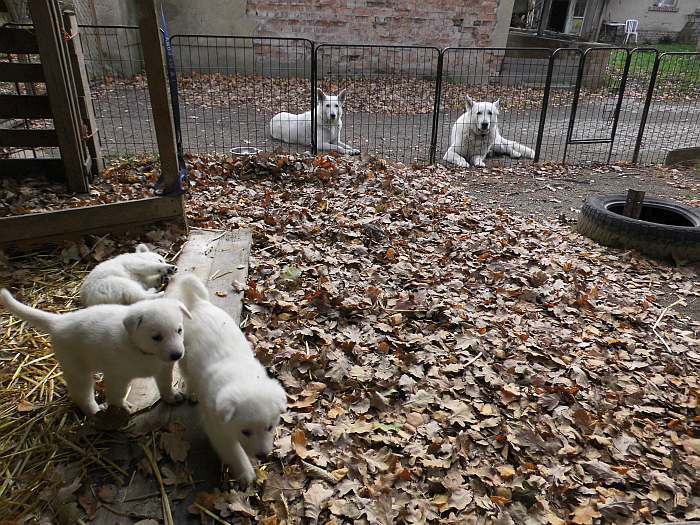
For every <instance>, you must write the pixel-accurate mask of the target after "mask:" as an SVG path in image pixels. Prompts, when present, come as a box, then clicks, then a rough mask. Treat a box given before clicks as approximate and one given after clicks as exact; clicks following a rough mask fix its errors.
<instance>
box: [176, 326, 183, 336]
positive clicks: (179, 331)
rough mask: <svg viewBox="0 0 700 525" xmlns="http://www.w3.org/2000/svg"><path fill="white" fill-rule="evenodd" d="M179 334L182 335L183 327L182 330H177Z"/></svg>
mask: <svg viewBox="0 0 700 525" xmlns="http://www.w3.org/2000/svg"><path fill="white" fill-rule="evenodd" d="M177 333H178V334H180V335H182V326H181V327H180V328H178V329H177Z"/></svg>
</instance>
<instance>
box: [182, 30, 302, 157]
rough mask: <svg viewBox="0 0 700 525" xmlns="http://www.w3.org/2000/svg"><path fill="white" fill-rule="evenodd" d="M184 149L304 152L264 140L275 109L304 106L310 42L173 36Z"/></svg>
mask: <svg viewBox="0 0 700 525" xmlns="http://www.w3.org/2000/svg"><path fill="white" fill-rule="evenodd" d="M171 43H172V47H173V52H174V54H175V63H176V65H177V73H178V90H179V92H180V100H181V105H182V106H181V108H180V111H181V114H182V126H183V129H182V136H183V146H184V150H185V152H190V153H228V152H229V150H230V149H231V148H234V147H255V148H258V149H260V150H264V151H272V150H274V149H275V148H278V150H279V151H304V150H308V149H310V146H309V145H291V144H284V143H278V142H275V141H273V140H272V138H271V137H270V132H269V122H270V119H271V118H272V116H273V115H275V114H276V113H279V112H281V111H287V112H291V113H303V112H305V111H308V110H309V108H310V106H311V86H312V74H311V73H312V71H311V68H312V61H313V43H312V42H311V41H310V40H305V39H300V38H257V37H256V38H253V37H233V36H218V35H217V36H211V35H173V36H172V38H171Z"/></svg>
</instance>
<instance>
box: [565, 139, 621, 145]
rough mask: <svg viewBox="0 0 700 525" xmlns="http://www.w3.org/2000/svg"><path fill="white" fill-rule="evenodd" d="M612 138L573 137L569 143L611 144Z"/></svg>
mask: <svg viewBox="0 0 700 525" xmlns="http://www.w3.org/2000/svg"><path fill="white" fill-rule="evenodd" d="M610 143H612V140H611V139H610V138H607V139H571V140H570V141H569V144H610Z"/></svg>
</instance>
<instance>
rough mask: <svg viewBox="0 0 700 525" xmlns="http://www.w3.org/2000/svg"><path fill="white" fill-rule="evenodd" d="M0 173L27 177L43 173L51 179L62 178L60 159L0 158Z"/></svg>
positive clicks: (61, 162)
mask: <svg viewBox="0 0 700 525" xmlns="http://www.w3.org/2000/svg"><path fill="white" fill-rule="evenodd" d="M0 175H2V176H6V177H28V176H38V175H43V176H46V177H48V178H49V179H51V180H63V161H62V160H61V159H0Z"/></svg>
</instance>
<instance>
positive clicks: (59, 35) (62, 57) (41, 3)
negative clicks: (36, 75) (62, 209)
mask: <svg viewBox="0 0 700 525" xmlns="http://www.w3.org/2000/svg"><path fill="white" fill-rule="evenodd" d="M29 7H30V10H31V13H32V20H33V21H34V28H35V29H36V38H37V43H38V44H39V51H40V54H41V63H42V66H43V67H44V77H45V78H46V90H47V92H48V93H49V99H50V101H51V111H52V113H53V120H54V126H55V128H56V133H57V135H58V141H59V147H60V148H61V158H63V164H64V166H65V174H66V181H67V183H68V189H69V190H70V191H73V192H86V191H87V190H88V188H89V186H88V182H87V179H88V173H87V172H86V169H85V158H86V157H88V153H87V149H86V148H85V146H84V144H83V141H82V138H81V133H80V119H79V112H78V107H77V93H76V92H75V87H74V85H73V76H72V72H71V71H72V70H71V65H70V59H69V58H68V56H67V52H66V49H65V47H66V46H65V41H64V40H63V23H62V20H61V16H60V14H59V10H58V3H57V2H56V0H30V2H29Z"/></svg>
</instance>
